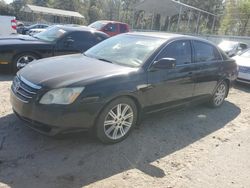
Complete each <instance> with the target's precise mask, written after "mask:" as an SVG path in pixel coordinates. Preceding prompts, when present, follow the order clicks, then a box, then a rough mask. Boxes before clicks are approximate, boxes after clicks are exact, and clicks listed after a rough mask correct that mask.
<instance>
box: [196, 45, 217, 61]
mask: <svg viewBox="0 0 250 188" xmlns="http://www.w3.org/2000/svg"><path fill="white" fill-rule="evenodd" d="M194 49H195V62H208V61H217V60H221V55H220V53H219V51H218V50H217V49H216V48H215V47H214V46H212V45H210V44H207V43H205V42H200V41H194Z"/></svg>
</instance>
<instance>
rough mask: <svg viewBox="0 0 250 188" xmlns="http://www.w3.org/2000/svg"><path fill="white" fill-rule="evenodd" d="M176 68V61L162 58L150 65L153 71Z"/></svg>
mask: <svg viewBox="0 0 250 188" xmlns="http://www.w3.org/2000/svg"><path fill="white" fill-rule="evenodd" d="M175 67H176V59H173V58H162V59H160V60H159V61H155V62H154V64H153V65H152V68H153V69H174V68H175Z"/></svg>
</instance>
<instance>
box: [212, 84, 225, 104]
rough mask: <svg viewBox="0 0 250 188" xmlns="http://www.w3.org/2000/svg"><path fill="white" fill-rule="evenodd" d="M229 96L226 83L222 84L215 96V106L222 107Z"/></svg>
mask: <svg viewBox="0 0 250 188" xmlns="http://www.w3.org/2000/svg"><path fill="white" fill-rule="evenodd" d="M226 94H227V87H226V85H225V84H224V83H222V84H220V86H219V87H218V88H217V90H216V92H215V94H214V99H213V100H214V104H215V105H216V106H220V105H221V104H222V103H223V102H224V99H225V97H226Z"/></svg>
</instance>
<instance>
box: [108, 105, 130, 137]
mask: <svg viewBox="0 0 250 188" xmlns="http://www.w3.org/2000/svg"><path fill="white" fill-rule="evenodd" d="M133 121H134V112H133V109H132V107H131V106H129V105H128V104H118V105H116V106H115V107H114V108H112V109H111V110H110V111H109V112H108V114H107V116H106V117H105V120H104V132H105V134H106V136H107V137H108V138H110V139H112V140H118V139H120V138H122V137H124V136H125V135H126V134H127V133H128V132H129V130H130V129H131V127H132V125H133Z"/></svg>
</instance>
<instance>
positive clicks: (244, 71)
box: [239, 66, 250, 74]
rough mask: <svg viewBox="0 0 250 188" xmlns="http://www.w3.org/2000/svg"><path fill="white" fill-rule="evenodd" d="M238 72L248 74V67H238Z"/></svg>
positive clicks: (249, 69) (249, 72)
mask: <svg viewBox="0 0 250 188" xmlns="http://www.w3.org/2000/svg"><path fill="white" fill-rule="evenodd" d="M239 72H241V73H247V74H250V67H244V66H240V67H239Z"/></svg>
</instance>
